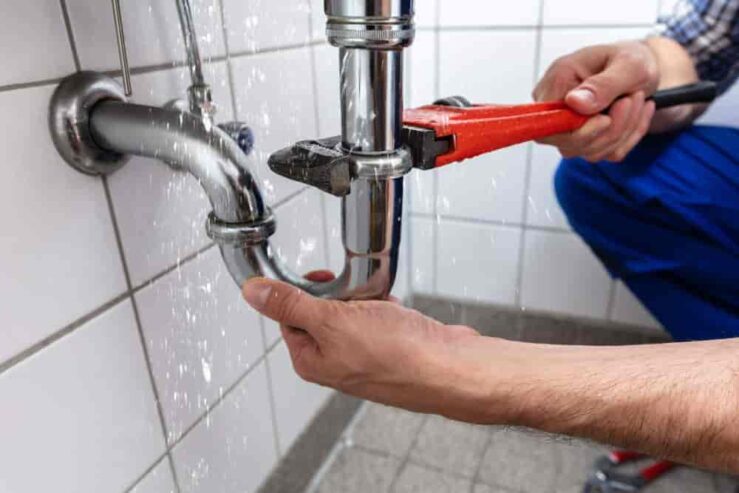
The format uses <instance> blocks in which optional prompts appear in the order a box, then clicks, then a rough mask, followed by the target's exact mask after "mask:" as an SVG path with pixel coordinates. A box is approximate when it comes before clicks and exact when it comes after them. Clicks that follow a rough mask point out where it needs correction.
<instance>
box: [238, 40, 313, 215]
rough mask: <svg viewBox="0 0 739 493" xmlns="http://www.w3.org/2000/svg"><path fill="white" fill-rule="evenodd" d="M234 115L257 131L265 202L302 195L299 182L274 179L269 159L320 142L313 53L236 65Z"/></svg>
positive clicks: (257, 168) (256, 165)
mask: <svg viewBox="0 0 739 493" xmlns="http://www.w3.org/2000/svg"><path fill="white" fill-rule="evenodd" d="M232 66H233V71H234V81H235V82H234V83H235V85H236V87H235V88H234V91H235V92H236V111H237V114H238V117H239V119H241V120H244V121H245V122H247V123H248V124H249V125H251V126H252V129H253V130H254V137H255V140H256V141H255V145H254V151H253V152H252V154H251V156H250V161H251V163H252V167H251V169H252V170H253V171H254V174H255V177H256V178H257V179H258V180H260V181H261V183H262V191H263V193H264V195H265V200H267V202H269V203H275V202H277V201H279V200H281V199H284V198H285V197H286V196H288V195H290V194H291V193H294V192H296V191H297V190H299V189H300V187H301V185H300V184H299V183H297V182H294V181H291V180H288V179H286V178H282V177H281V176H278V175H276V174H275V173H272V171H271V170H269V168H268V166H267V159H268V158H269V155H270V154H271V153H273V152H275V151H277V150H278V149H282V148H284V147H288V146H291V145H293V144H294V143H295V142H297V141H299V140H305V139H313V138H316V137H317V133H318V131H317V129H316V122H315V113H314V104H315V101H314V91H313V84H312V83H311V82H310V80H311V69H310V48H300V49H292V50H286V51H281V52H274V53H264V54H259V55H255V56H248V57H238V58H235V59H233V61H232Z"/></svg>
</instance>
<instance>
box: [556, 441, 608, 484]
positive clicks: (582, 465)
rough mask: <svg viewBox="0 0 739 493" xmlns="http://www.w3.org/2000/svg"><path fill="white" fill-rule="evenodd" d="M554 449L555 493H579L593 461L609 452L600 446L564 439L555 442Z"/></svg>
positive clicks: (590, 470) (591, 468)
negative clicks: (556, 457) (555, 456)
mask: <svg viewBox="0 0 739 493" xmlns="http://www.w3.org/2000/svg"><path fill="white" fill-rule="evenodd" d="M555 448H556V449H557V451H556V453H557V455H558V456H559V470H558V474H557V481H556V491H557V493H571V492H572V493H580V492H581V491H582V488H583V485H584V484H585V481H586V480H587V478H588V475H589V474H590V473H591V472H592V470H593V466H594V464H595V461H596V460H597V459H598V458H600V457H602V456H604V455H606V454H608V453H609V452H610V449H609V448H607V447H604V446H602V445H597V444H591V443H588V442H585V441H582V440H574V439H564V438H563V439H561V441H560V440H557V441H556V443H555Z"/></svg>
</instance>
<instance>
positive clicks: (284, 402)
mask: <svg viewBox="0 0 739 493" xmlns="http://www.w3.org/2000/svg"><path fill="white" fill-rule="evenodd" d="M267 358H268V362H269V369H270V373H271V375H272V393H273V395H274V399H275V416H276V418H277V437H278V439H279V443H280V450H282V451H283V452H286V451H288V450H289V449H290V447H291V446H292V444H293V443H294V442H295V440H296V439H297V438H298V436H300V434H301V433H302V432H303V430H304V429H305V427H306V426H307V425H308V424H309V423H310V422H311V420H312V419H313V418H314V417H315V415H316V413H317V412H318V411H319V410H320V408H321V407H322V406H323V404H324V403H325V402H326V400H327V399H328V398H329V397H330V396H331V393H332V390H331V389H329V388H327V387H321V386H319V385H315V384H312V383H308V382H305V381H303V380H301V379H300V377H298V375H297V374H296V373H295V370H293V365H292V361H291V360H290V353H289V352H288V350H287V346H286V345H285V343H284V342H281V343H280V344H279V345H278V346H277V347H276V348H275V349H274V350H273V351H272V352H271V353H270V354H269V355H268V356H267Z"/></svg>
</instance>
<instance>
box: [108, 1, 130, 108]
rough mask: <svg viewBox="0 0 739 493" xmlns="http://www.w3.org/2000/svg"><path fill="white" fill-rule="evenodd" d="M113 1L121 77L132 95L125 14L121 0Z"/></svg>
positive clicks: (125, 88)
mask: <svg viewBox="0 0 739 493" xmlns="http://www.w3.org/2000/svg"><path fill="white" fill-rule="evenodd" d="M112 2H113V24H114V25H115V39H116V44H117V46H118V60H119V61H120V63H121V77H122V78H123V91H124V92H125V93H126V96H130V95H131V93H132V92H133V90H132V89H131V70H130V69H129V68H128V51H127V50H126V36H125V34H124V32H123V16H122V15H121V2H120V0H112Z"/></svg>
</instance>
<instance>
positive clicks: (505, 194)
mask: <svg viewBox="0 0 739 493" xmlns="http://www.w3.org/2000/svg"><path fill="white" fill-rule="evenodd" d="M528 152H529V146H528V145H526V144H522V145H517V146H514V147H509V148H506V149H500V150H498V151H495V152H492V153H489V154H485V155H483V156H479V157H476V158H474V159H470V160H467V161H464V162H461V163H453V164H450V165H448V166H445V167H443V168H441V169H439V170H436V171H431V173H434V172H435V173H437V174H438V180H439V185H438V195H437V205H436V213H437V214H439V215H441V216H453V217H461V218H465V219H479V220H487V221H503V222H510V223H521V222H522V220H523V188H524V181H525V179H526V163H527V161H528Z"/></svg>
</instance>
